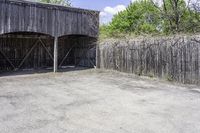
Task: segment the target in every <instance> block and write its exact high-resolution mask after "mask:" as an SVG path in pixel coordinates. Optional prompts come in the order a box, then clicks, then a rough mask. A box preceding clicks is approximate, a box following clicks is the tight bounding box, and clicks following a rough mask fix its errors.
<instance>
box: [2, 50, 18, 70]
mask: <svg viewBox="0 0 200 133" xmlns="http://www.w3.org/2000/svg"><path fill="white" fill-rule="evenodd" d="M0 53H1V54H2V55H3V56H4V57H5V59H6V60H7V61H8V63H9V64H10V65H11V66H12V67H13V68H14V69H16V68H15V66H14V65H13V63H12V62H11V61H10V59H9V58H8V57H7V56H6V54H5V53H4V52H3V51H2V50H1V49H0Z"/></svg>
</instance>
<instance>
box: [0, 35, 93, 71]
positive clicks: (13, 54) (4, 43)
mask: <svg viewBox="0 0 200 133" xmlns="http://www.w3.org/2000/svg"><path fill="white" fill-rule="evenodd" d="M39 38H40V39H41V41H40V40H39ZM53 43H54V39H53V38H52V37H50V36H43V35H42V36H41V35H40V37H38V35H32V34H30V35H18V34H17V35H4V36H0V72H3V71H12V70H14V69H15V68H18V67H19V65H20V63H21V62H22V61H23V59H24V58H25V57H26V56H27V55H28V53H29V51H30V50H31V49H32V48H33V50H32V51H31V53H30V55H29V56H27V59H26V60H25V61H24V63H23V64H22V65H21V67H20V68H19V69H41V68H49V67H51V68H52V67H53V51H54V44H53ZM95 47H96V39H95V38H91V37H87V36H65V37H62V38H59V40H58V51H59V52H58V65H59V66H68V65H76V66H85V67H94V65H95V57H96V56H95ZM47 51H48V52H47ZM68 52H69V54H68V55H67V53H68ZM66 55H67V58H66V59H65V60H64V61H63V59H64V57H65V56H66ZM5 56H6V57H5ZM6 58H7V59H8V60H9V61H10V62H11V63H12V64H13V66H14V67H13V66H12V65H11V63H10V62H9V61H8V60H7V59H6ZM62 61H63V62H62ZM61 62H62V64H61ZM60 64H61V65H60Z"/></svg>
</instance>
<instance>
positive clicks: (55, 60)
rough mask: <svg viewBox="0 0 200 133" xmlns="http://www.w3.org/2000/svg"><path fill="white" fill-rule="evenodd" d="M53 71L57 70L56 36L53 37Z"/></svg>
mask: <svg viewBox="0 0 200 133" xmlns="http://www.w3.org/2000/svg"><path fill="white" fill-rule="evenodd" d="M53 71H54V72H57V71H58V37H55V38H54V65H53Z"/></svg>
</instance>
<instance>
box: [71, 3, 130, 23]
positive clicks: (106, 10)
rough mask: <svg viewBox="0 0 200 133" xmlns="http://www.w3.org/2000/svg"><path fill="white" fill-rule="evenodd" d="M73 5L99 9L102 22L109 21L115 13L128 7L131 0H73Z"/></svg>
mask: <svg viewBox="0 0 200 133" xmlns="http://www.w3.org/2000/svg"><path fill="white" fill-rule="evenodd" d="M71 2H72V6H74V7H80V8H86V9H92V10H98V11H101V13H100V22H101V24H102V23H108V22H110V20H111V19H112V17H113V15H114V14H116V13H117V12H119V11H122V10H124V9H125V7H127V5H128V4H129V3H130V2H131V0H71Z"/></svg>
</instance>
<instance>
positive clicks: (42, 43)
mask: <svg viewBox="0 0 200 133" xmlns="http://www.w3.org/2000/svg"><path fill="white" fill-rule="evenodd" d="M39 41H40V42H41V45H42V46H43V48H44V49H45V50H46V52H47V53H48V54H49V56H50V58H51V59H52V61H53V56H52V54H51V53H50V52H49V50H48V49H47V47H46V46H45V44H44V42H43V41H42V40H41V38H39Z"/></svg>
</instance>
